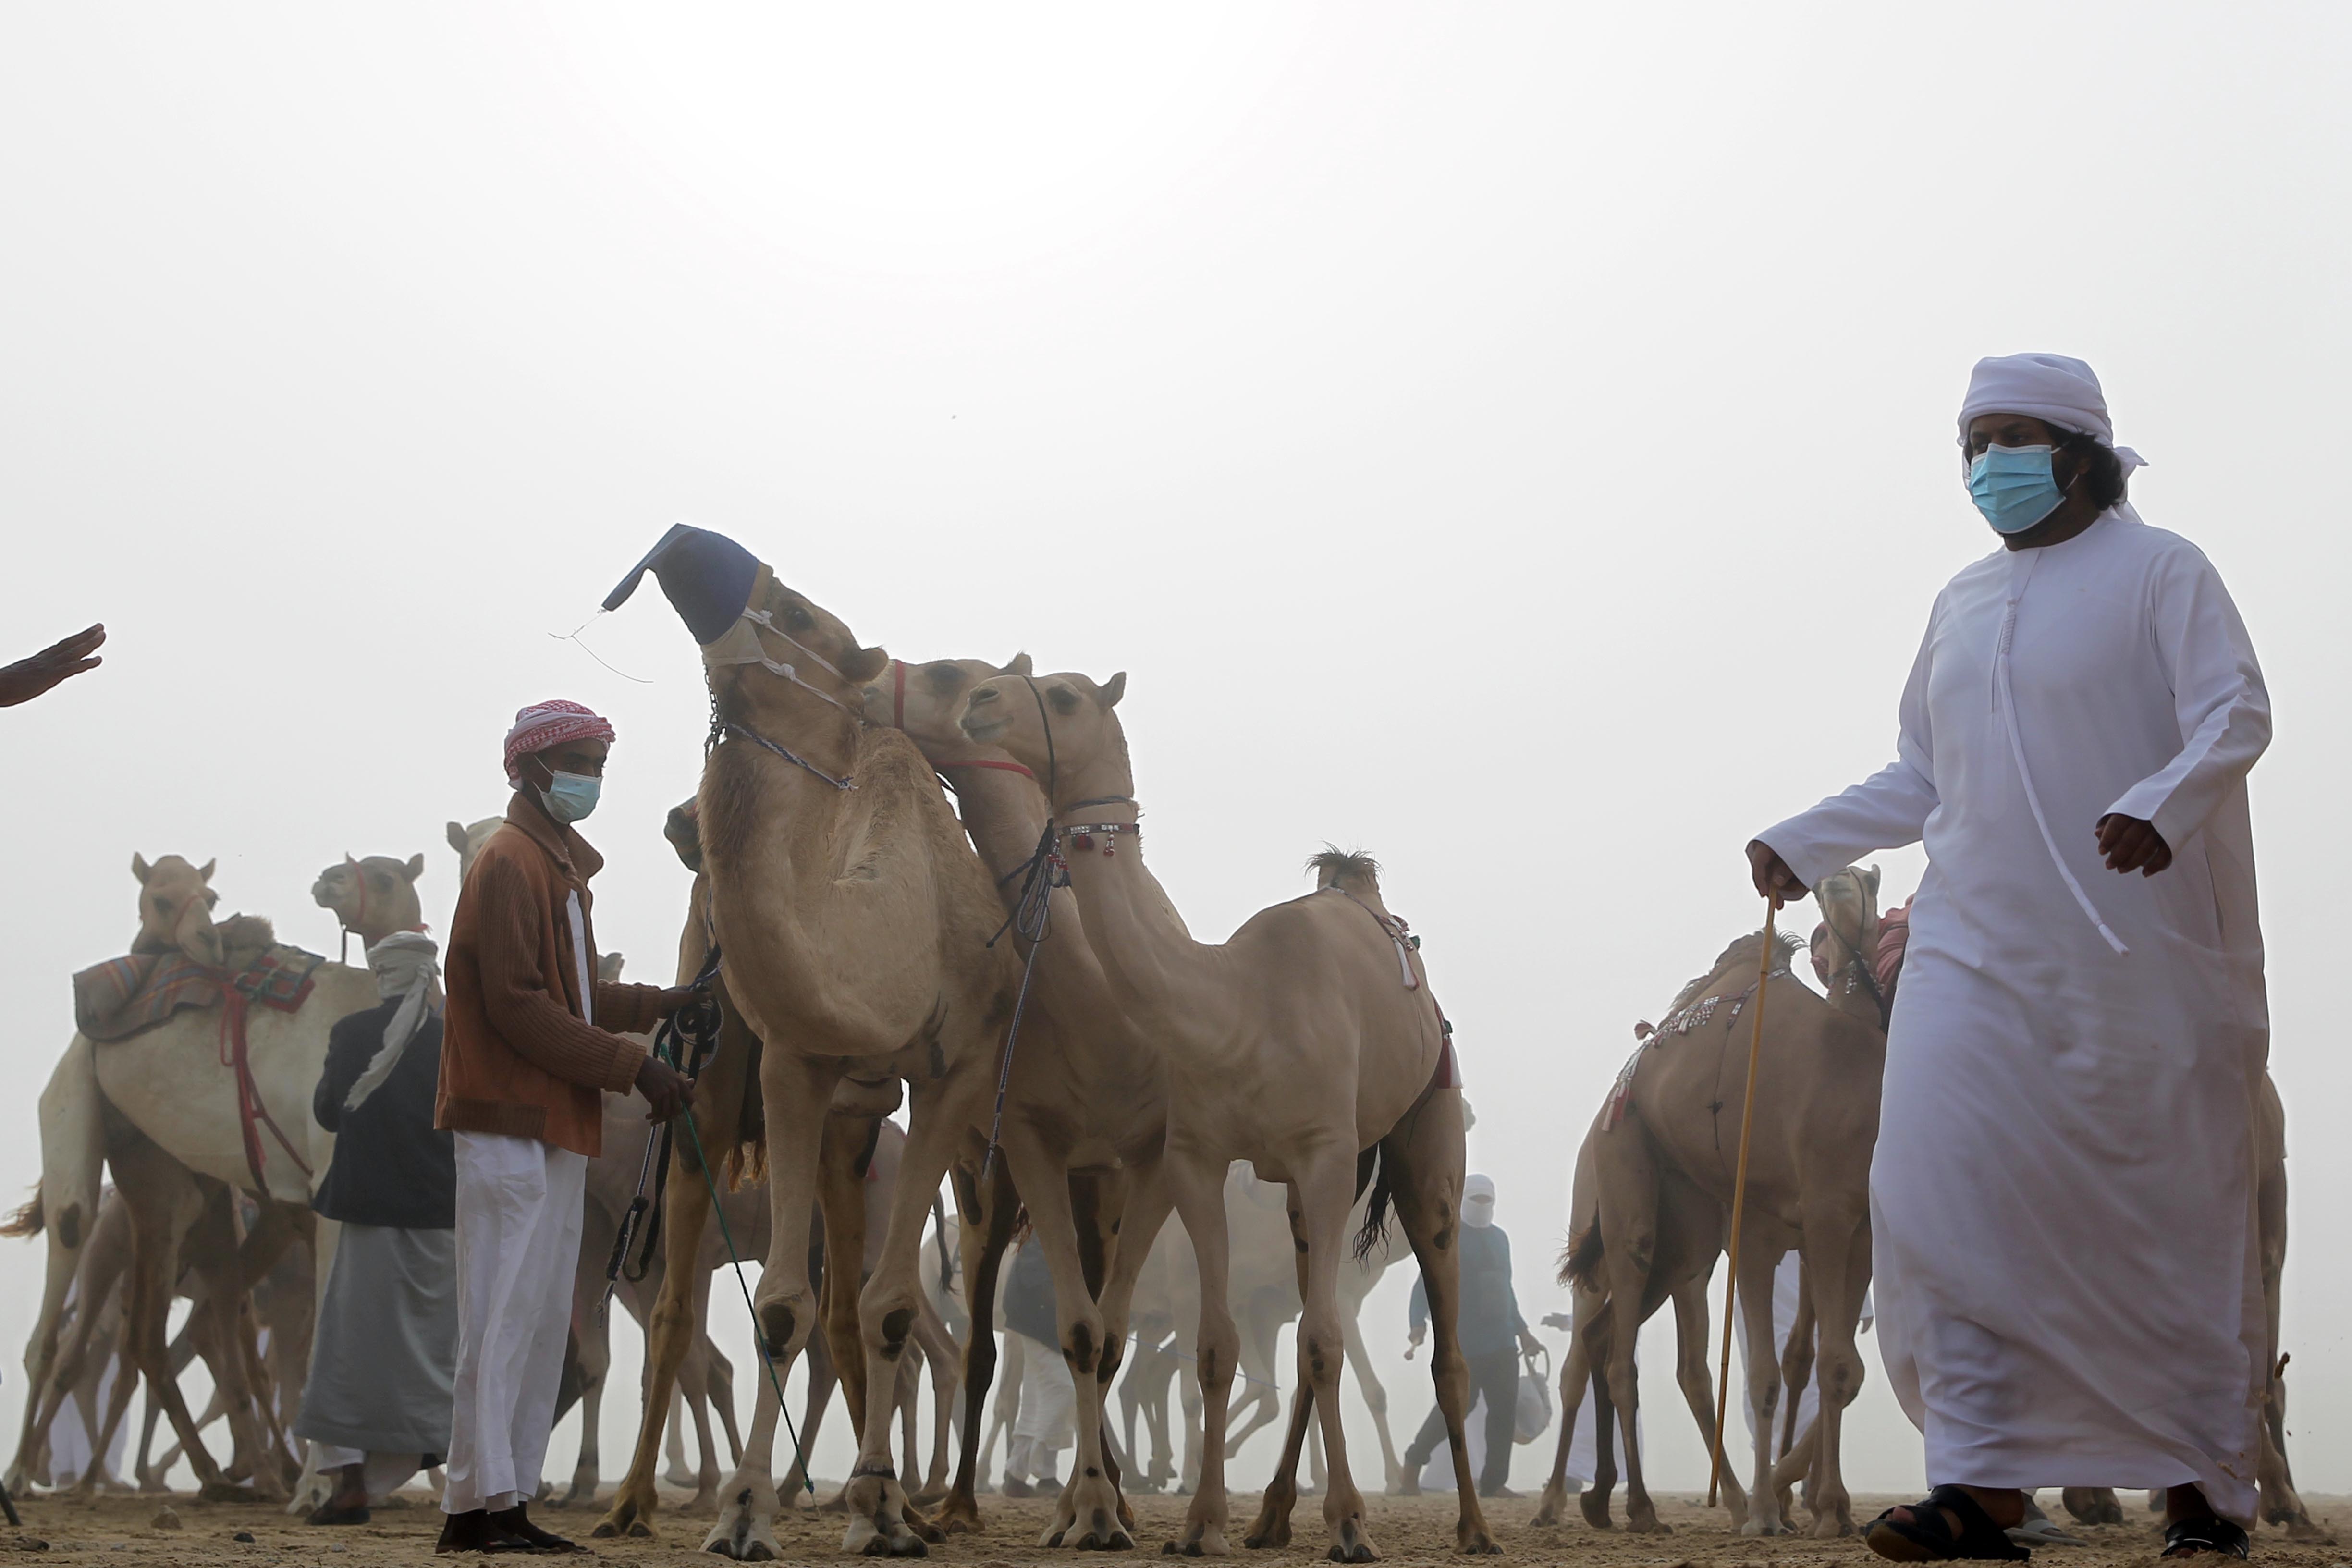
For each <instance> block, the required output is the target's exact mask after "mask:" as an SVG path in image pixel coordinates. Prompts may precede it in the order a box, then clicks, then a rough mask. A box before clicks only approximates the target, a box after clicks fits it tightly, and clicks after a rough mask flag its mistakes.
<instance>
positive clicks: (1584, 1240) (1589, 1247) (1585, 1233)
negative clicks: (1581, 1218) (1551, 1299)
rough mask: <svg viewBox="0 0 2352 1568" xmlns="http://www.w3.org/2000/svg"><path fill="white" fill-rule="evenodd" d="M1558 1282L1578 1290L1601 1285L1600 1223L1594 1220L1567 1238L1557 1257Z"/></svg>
mask: <svg viewBox="0 0 2352 1568" xmlns="http://www.w3.org/2000/svg"><path fill="white" fill-rule="evenodd" d="M1559 1282H1560V1283H1561V1284H1563V1285H1570V1286H1573V1287H1575V1288H1576V1289H1580V1290H1594V1289H1600V1285H1601V1222H1600V1221H1599V1220H1594V1221H1593V1222H1592V1223H1591V1225H1588V1226H1585V1227H1584V1228H1583V1229H1582V1230H1580V1231H1578V1232H1577V1233H1576V1234H1575V1235H1574V1236H1571V1237H1569V1238H1568V1246H1567V1247H1565V1248H1563V1249H1562V1250H1561V1252H1560V1255H1559Z"/></svg>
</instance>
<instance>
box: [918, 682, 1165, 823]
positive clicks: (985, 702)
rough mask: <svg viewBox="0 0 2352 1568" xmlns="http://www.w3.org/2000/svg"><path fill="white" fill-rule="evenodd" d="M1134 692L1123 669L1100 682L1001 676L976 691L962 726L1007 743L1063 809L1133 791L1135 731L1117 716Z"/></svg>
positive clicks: (975, 737)
mask: <svg viewBox="0 0 2352 1568" xmlns="http://www.w3.org/2000/svg"><path fill="white" fill-rule="evenodd" d="M1126 694H1127V671H1125V670H1123V669H1122V670H1120V671H1119V672H1118V674H1117V675H1114V676H1112V677H1111V678H1110V679H1108V680H1106V681H1103V682H1102V683H1101V684H1099V685H1097V684H1096V683H1095V682H1094V681H1092V680H1089V679H1087V678H1086V677H1085V676H1083V675H1074V674H1069V673H1064V674H1060V675H1045V676H1038V677H1035V678H1034V679H1030V678H1025V677H1023V676H1017V675H999V676H994V677H992V678H991V679H987V680H983V681H982V682H981V683H980V684H979V685H978V686H976V687H974V688H973V689H972V693H971V696H970V697H968V698H966V699H965V700H964V707H963V713H962V716H961V719H960V720H959V721H958V723H959V725H960V727H961V729H962V731H963V732H964V737H965V738H966V739H967V740H969V741H971V742H973V743H974V744H976V745H982V746H1002V747H1003V748H1004V750H1005V752H1006V753H1007V754H1008V755H1010V756H1011V757H1012V758H1013V761H1014V762H1017V763H1020V764H1021V765H1022V766H1024V767H1025V768H1027V769H1028V770H1029V771H1030V772H1031V773H1035V774H1036V775H1037V777H1038V779H1039V780H1040V781H1041V782H1043V783H1045V785H1046V787H1047V790H1048V791H1049V793H1051V794H1052V795H1054V797H1055V799H1054V805H1055V807H1056V808H1057V809H1058V808H1059V807H1061V806H1062V805H1066V804H1067V803H1068V802H1071V801H1077V800H1084V799H1089V798H1092V797H1095V796H1097V795H1123V794H1125V793H1127V791H1128V790H1129V788H1130V787H1131V784H1130V781H1129V774H1128V763H1127V732H1126V731H1125V730H1123V729H1122V728H1121V727H1120V725H1119V721H1118V714H1116V713H1114V712H1112V711H1111V710H1112V709H1114V708H1116V707H1118V700H1119V699H1120V698H1121V697H1123V696H1125V695H1126Z"/></svg>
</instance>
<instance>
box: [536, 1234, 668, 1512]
mask: <svg viewBox="0 0 2352 1568" xmlns="http://www.w3.org/2000/svg"><path fill="white" fill-rule="evenodd" d="M621 1289H626V1287H625V1286H624V1287H622V1288H621ZM603 1292H604V1271H603V1264H602V1260H601V1259H599V1260H598V1266H597V1270H596V1282H595V1285H594V1286H593V1289H592V1288H591V1287H589V1286H588V1285H587V1283H586V1282H585V1281H584V1280H583V1281H581V1282H580V1283H579V1285H578V1286H577V1287H575V1289H574V1290H573V1292H572V1300H573V1302H574V1303H575V1305H574V1307H573V1309H572V1353H573V1355H574V1356H575V1357H576V1358H577V1359H578V1361H579V1363H580V1457H579V1458H576V1459H574V1460H573V1461H572V1484H571V1486H570V1487H569V1488H568V1489H566V1490H565V1491H564V1494H563V1498H562V1501H561V1502H559V1503H558V1504H557V1505H556V1506H557V1507H559V1508H568V1507H570V1506H571V1505H572V1504H573V1503H575V1502H576V1503H589V1502H593V1501H594V1500H595V1499H596V1485H597V1482H598V1481H599V1480H600V1479H602V1476H601V1474H600V1471H601V1468H602V1458H601V1455H600V1454H599V1452H598V1447H597V1440H596V1432H597V1426H598V1424H599V1423H600V1422H601V1421H602V1420H603V1419H604V1379H605V1377H606V1376H607V1375H609V1374H610V1373H611V1372H612V1370H613V1321H612V1319H613V1314H612V1310H611V1308H610V1304H609V1303H607V1302H605V1301H604V1297H603ZM583 1293H584V1300H583ZM619 1294H620V1290H618V1289H616V1290H615V1291H614V1295H615V1296H617V1295H619ZM652 1348H653V1347H652V1339H651V1336H650V1335H648V1336H647V1340H646V1349H648V1350H651V1349H652ZM653 1359H654V1358H653V1357H652V1356H650V1355H648V1356H646V1367H647V1368H648V1369H650V1368H651V1367H652V1365H653ZM562 1415H563V1413H562V1411H561V1410H559V1411H557V1412H556V1418H557V1419H558V1420H561V1419H562Z"/></svg>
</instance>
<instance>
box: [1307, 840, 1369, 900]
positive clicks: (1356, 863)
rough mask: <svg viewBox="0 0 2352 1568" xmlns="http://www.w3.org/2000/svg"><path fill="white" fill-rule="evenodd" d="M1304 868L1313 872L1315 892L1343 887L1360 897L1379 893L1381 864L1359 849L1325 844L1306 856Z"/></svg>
mask: <svg viewBox="0 0 2352 1568" xmlns="http://www.w3.org/2000/svg"><path fill="white" fill-rule="evenodd" d="M1307 869H1308V870H1310V871H1312V872H1314V873H1315V888H1316V890H1317V891H1318V892H1320V891H1321V890H1322V889H1325V888H1343V889H1346V890H1348V891H1349V892H1350V893H1354V894H1355V895H1357V896H1358V897H1359V898H1366V899H1377V898H1379V897H1380V896H1381V863H1380V862H1379V861H1378V860H1375V859H1373V858H1371V857H1370V855H1367V854H1365V853H1364V852H1363V851H1362V850H1360V849H1342V848H1339V847H1338V846H1336V845H1331V844H1326V845H1325V846H1324V847H1322V849H1321V850H1320V851H1318V853H1316V854H1313V855H1310V856H1308V857H1307Z"/></svg>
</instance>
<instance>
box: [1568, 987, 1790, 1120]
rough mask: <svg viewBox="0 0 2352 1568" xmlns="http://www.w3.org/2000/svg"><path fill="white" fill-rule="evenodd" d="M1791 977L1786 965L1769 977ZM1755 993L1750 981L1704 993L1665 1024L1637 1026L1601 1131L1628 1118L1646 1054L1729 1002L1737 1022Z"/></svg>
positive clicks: (1705, 1020) (1711, 1017)
mask: <svg viewBox="0 0 2352 1568" xmlns="http://www.w3.org/2000/svg"><path fill="white" fill-rule="evenodd" d="M1788 977H1789V971H1788V968H1787V966H1785V965H1783V966H1782V967H1780V968H1779V969H1775V970H1774V971H1772V973H1770V974H1769V975H1768V976H1767V977H1766V978H1768V979H1771V980H1786V979H1787V978H1788ZM1755 995H1756V987H1755V986H1754V985H1752V984H1751V985H1749V986H1748V989H1747V990H1745V991H1742V992H1741V993H1740V994H1738V995H1737V996H1702V997H1700V998H1699V999H1698V1000H1696V1001H1695V1002H1693V1003H1691V1004H1690V1005H1688V1006H1685V1007H1678V1008H1676V1009H1675V1011H1673V1012H1671V1013H1669V1014H1667V1015H1666V1021H1665V1022H1664V1023H1663V1024H1659V1025H1656V1026H1652V1025H1650V1024H1648V1023H1640V1024H1636V1025H1634V1026H1633V1037H1634V1038H1635V1039H1638V1040H1640V1041H1641V1042H1642V1043H1641V1044H1640V1045H1638V1046H1636V1047H1633V1055H1632V1056H1630V1057H1628V1058H1625V1066H1624V1068H1623V1069H1622V1070H1621V1071H1620V1072H1619V1073H1618V1074H1617V1081H1616V1083H1615V1084H1613V1085H1612V1086H1611V1088H1610V1090H1609V1100H1608V1102H1607V1107H1606V1109H1605V1110H1603V1111H1602V1113H1601V1131H1603V1132H1607V1131H1612V1129H1614V1128H1615V1127H1616V1125H1617V1124H1618V1123H1619V1122H1621V1121H1624V1120H1625V1113H1626V1112H1627V1111H1628V1110H1632V1109H1633V1075H1634V1074H1635V1073H1637V1072H1639V1071H1640V1070H1641V1068H1642V1057H1643V1053H1645V1052H1648V1051H1654V1050H1655V1049H1657V1048H1658V1047H1660V1046H1663V1045H1664V1044H1665V1043H1666V1037H1667V1036H1669V1035H1675V1036H1680V1035H1687V1034H1689V1033H1690V1032H1691V1031H1692V1030H1694V1029H1702V1028H1705V1027H1706V1026H1707V1025H1709V1024H1711V1023H1713V1022H1715V1016H1716V1013H1717V1009H1719V1008H1721V1007H1722V1006H1723V1005H1724V1004H1725V1003H1727V1002H1728V1003H1729V1004H1731V1010H1730V1013H1729V1014H1728V1016H1727V1017H1726V1019H1725V1022H1726V1023H1733V1022H1737V1021H1738V1017H1739V1015H1740V1014H1742V1013H1744V1012H1746V1011H1747V1010H1748V1003H1749V1001H1751V1000H1752V999H1753V998H1754V997H1755Z"/></svg>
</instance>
